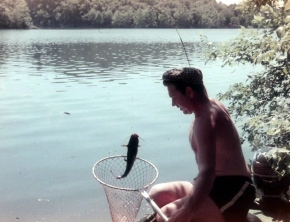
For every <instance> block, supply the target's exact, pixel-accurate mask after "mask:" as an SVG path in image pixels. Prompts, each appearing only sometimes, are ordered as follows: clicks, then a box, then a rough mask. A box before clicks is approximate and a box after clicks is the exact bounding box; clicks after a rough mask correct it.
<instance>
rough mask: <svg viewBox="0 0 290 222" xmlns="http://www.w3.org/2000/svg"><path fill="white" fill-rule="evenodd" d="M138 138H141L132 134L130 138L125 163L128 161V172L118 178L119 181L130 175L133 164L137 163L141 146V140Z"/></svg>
mask: <svg viewBox="0 0 290 222" xmlns="http://www.w3.org/2000/svg"><path fill="white" fill-rule="evenodd" d="M138 138H139V136H138V135H137V134H132V135H131V137H130V140H129V143H128V145H125V146H127V148H128V150H127V159H125V161H127V165H126V170H125V172H124V173H123V174H122V175H120V176H117V177H116V178H117V179H122V178H124V177H126V176H127V175H128V174H129V173H130V171H131V169H132V167H133V164H134V162H135V159H136V156H137V153H138V146H139V139H138Z"/></svg>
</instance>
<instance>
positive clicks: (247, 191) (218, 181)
mask: <svg viewBox="0 0 290 222" xmlns="http://www.w3.org/2000/svg"><path fill="white" fill-rule="evenodd" d="M255 193H256V190H255V187H254V186H253V184H252V180H251V179H250V178H248V177H244V176H218V177H216V178H215V181H214V184H213V188H212V189H211V192H210V197H211V199H212V200H213V201H214V202H215V203H216V205H217V206H218V208H219V209H220V211H221V213H222V215H223V216H224V218H225V220H226V221H227V222H233V221H235V222H236V221H240V220H241V221H243V220H244V219H245V218H246V217H247V214H248V211H249V208H250V206H251V205H252V204H253V202H254V200H255V198H256V195H255Z"/></svg>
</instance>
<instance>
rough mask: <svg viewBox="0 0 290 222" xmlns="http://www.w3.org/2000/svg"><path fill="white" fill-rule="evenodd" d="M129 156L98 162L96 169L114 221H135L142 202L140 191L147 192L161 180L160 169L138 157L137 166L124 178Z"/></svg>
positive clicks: (94, 172) (97, 177) (94, 173)
mask: <svg viewBox="0 0 290 222" xmlns="http://www.w3.org/2000/svg"><path fill="white" fill-rule="evenodd" d="M125 159H126V156H111V157H107V158H104V159H102V160H100V161H98V162H97V163H96V164H95V165H94V167H93V175H94V177H95V178H96V179H97V180H98V181H99V182H100V183H101V184H102V185H103V188H104V190H105V193H106V196H107V200H108V204H109V208H110V212H111V217H112V220H113V222H133V221H136V217H137V214H138V211H139V208H140V205H141V202H142V199H143V197H142V195H141V194H140V192H139V190H143V189H145V190H146V189H147V188H148V186H150V185H151V184H153V183H154V182H155V181H156V179H157V177H158V170H157V169H156V167H155V166H154V165H153V164H152V163H150V162H148V161H146V160H143V159H140V158H136V160H135V162H134V165H133V167H132V169H131V171H130V173H129V174H128V175H127V177H125V178H122V179H116V177H115V176H119V175H122V174H123V173H124V171H125V169H126V164H127V162H126V161H125Z"/></svg>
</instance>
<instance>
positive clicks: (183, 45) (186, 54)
mask: <svg viewBox="0 0 290 222" xmlns="http://www.w3.org/2000/svg"><path fill="white" fill-rule="evenodd" d="M139 2H140V3H145V4H146V5H148V6H150V7H151V8H153V9H155V10H156V11H158V12H159V13H161V14H163V12H162V11H161V10H160V9H158V8H156V7H155V6H153V5H150V4H149V3H148V2H143V1H139ZM169 16H170V18H171V21H174V18H173V16H172V15H171V14H170V15H169ZM175 30H176V32H177V34H178V36H179V39H180V42H181V44H182V47H183V51H184V53H185V56H186V59H187V62H188V66H189V67H191V64H190V60H189V57H188V53H187V51H186V47H185V44H184V42H183V40H182V38H181V35H180V34H179V32H178V30H177V28H175Z"/></svg>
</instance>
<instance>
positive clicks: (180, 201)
mask: <svg viewBox="0 0 290 222" xmlns="http://www.w3.org/2000/svg"><path fill="white" fill-rule="evenodd" d="M163 84H164V85H165V86H167V89H168V93H169V97H170V98H171V99H172V106H176V107H178V108H179V109H180V110H181V111H182V112H183V113H184V114H194V116H195V119H194V120H193V123H192V126H191V129H190V135H189V141H190V145H191V147H192V150H193V151H194V153H195V158H196V162H197V165H198V170H199V172H198V175H197V176H196V178H195V179H194V182H188V181H178V182H169V183H163V184H157V185H155V186H153V187H152V189H151V190H150V196H151V198H152V199H154V201H155V202H156V204H157V205H158V206H159V207H161V209H162V211H163V212H164V214H165V215H167V216H168V217H169V221H168V222H192V221H197V222H224V221H226V222H237V221H244V220H245V218H246V217H247V213H248V210H249V206H250V205H251V203H253V201H254V199H255V188H254V187H253V185H252V181H251V175H250V171H249V169H248V166H247V164H246V161H245V159H244V156H243V153H242V149H241V144H240V139H239V135H238V132H237V130H236V128H235V126H234V124H233V122H232V120H231V118H230V115H229V113H228V111H227V110H226V108H225V107H224V106H223V105H222V104H221V103H220V102H219V101H217V100H214V99H210V98H209V97H208V95H207V92H206V89H205V87H204V85H203V80H202V73H201V71H200V70H198V69H195V68H183V69H173V70H169V71H167V72H165V73H164V74H163ZM156 219H157V221H158V222H159V221H163V220H162V219H161V218H160V217H159V216H158V215H157V218H156Z"/></svg>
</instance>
